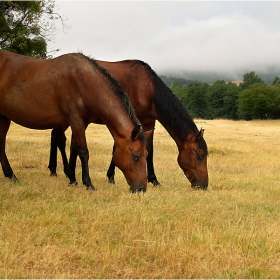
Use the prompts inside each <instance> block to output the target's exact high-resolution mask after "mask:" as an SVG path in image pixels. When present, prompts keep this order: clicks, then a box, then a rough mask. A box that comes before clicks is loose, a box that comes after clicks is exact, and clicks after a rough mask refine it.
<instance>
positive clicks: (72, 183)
mask: <svg viewBox="0 0 280 280" xmlns="http://www.w3.org/2000/svg"><path fill="white" fill-rule="evenodd" d="M68 186H69V187H78V182H77V181H72V182H70V183H69V184H68Z"/></svg>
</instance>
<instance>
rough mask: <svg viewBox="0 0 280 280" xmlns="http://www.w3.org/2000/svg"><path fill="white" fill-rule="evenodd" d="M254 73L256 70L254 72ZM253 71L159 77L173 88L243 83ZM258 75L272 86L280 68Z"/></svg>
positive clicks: (165, 74) (185, 73)
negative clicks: (245, 75) (194, 83)
mask: <svg viewBox="0 0 280 280" xmlns="http://www.w3.org/2000/svg"><path fill="white" fill-rule="evenodd" d="M252 71H254V70H252ZM249 72H251V71H244V72H243V73H241V72H240V73H233V74H229V73H214V72H187V71H184V72H181V73H180V74H179V73H163V74H162V75H159V76H160V78H161V79H162V80H163V82H164V83H165V84H166V85H168V86H172V85H174V83H176V82H179V83H180V84H181V85H183V86H188V85H189V84H190V83H192V82H201V83H207V84H213V83H215V82H216V81H218V80H224V81H225V82H231V81H242V80H243V75H244V74H246V73H249ZM255 72H256V74H257V75H258V76H259V77H260V78H261V79H262V80H263V81H264V82H265V83H266V84H268V85H271V84H272V82H273V80H274V78H275V77H276V76H278V77H280V67H271V68H270V69H268V70H266V71H263V72H261V71H255Z"/></svg>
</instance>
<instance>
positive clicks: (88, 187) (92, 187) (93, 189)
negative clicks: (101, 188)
mask: <svg viewBox="0 0 280 280" xmlns="http://www.w3.org/2000/svg"><path fill="white" fill-rule="evenodd" d="M87 190H88V191H96V188H95V187H94V186H93V185H91V186H87Z"/></svg>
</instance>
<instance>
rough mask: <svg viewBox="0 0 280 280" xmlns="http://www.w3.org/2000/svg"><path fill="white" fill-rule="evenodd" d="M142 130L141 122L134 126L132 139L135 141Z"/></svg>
mask: <svg viewBox="0 0 280 280" xmlns="http://www.w3.org/2000/svg"><path fill="white" fill-rule="evenodd" d="M141 130H142V126H141V124H138V125H136V126H135V127H134V129H133V131H132V132H131V139H132V140H133V141H135V140H136V139H137V138H138V137H139V135H140V132H141Z"/></svg>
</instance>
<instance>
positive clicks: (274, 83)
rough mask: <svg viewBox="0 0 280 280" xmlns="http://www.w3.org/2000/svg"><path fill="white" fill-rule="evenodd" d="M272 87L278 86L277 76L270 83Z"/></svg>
mask: <svg viewBox="0 0 280 280" xmlns="http://www.w3.org/2000/svg"><path fill="white" fill-rule="evenodd" d="M272 85H273V86H280V78H279V77H278V76H276V77H275V79H274V80H273V83H272Z"/></svg>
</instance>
